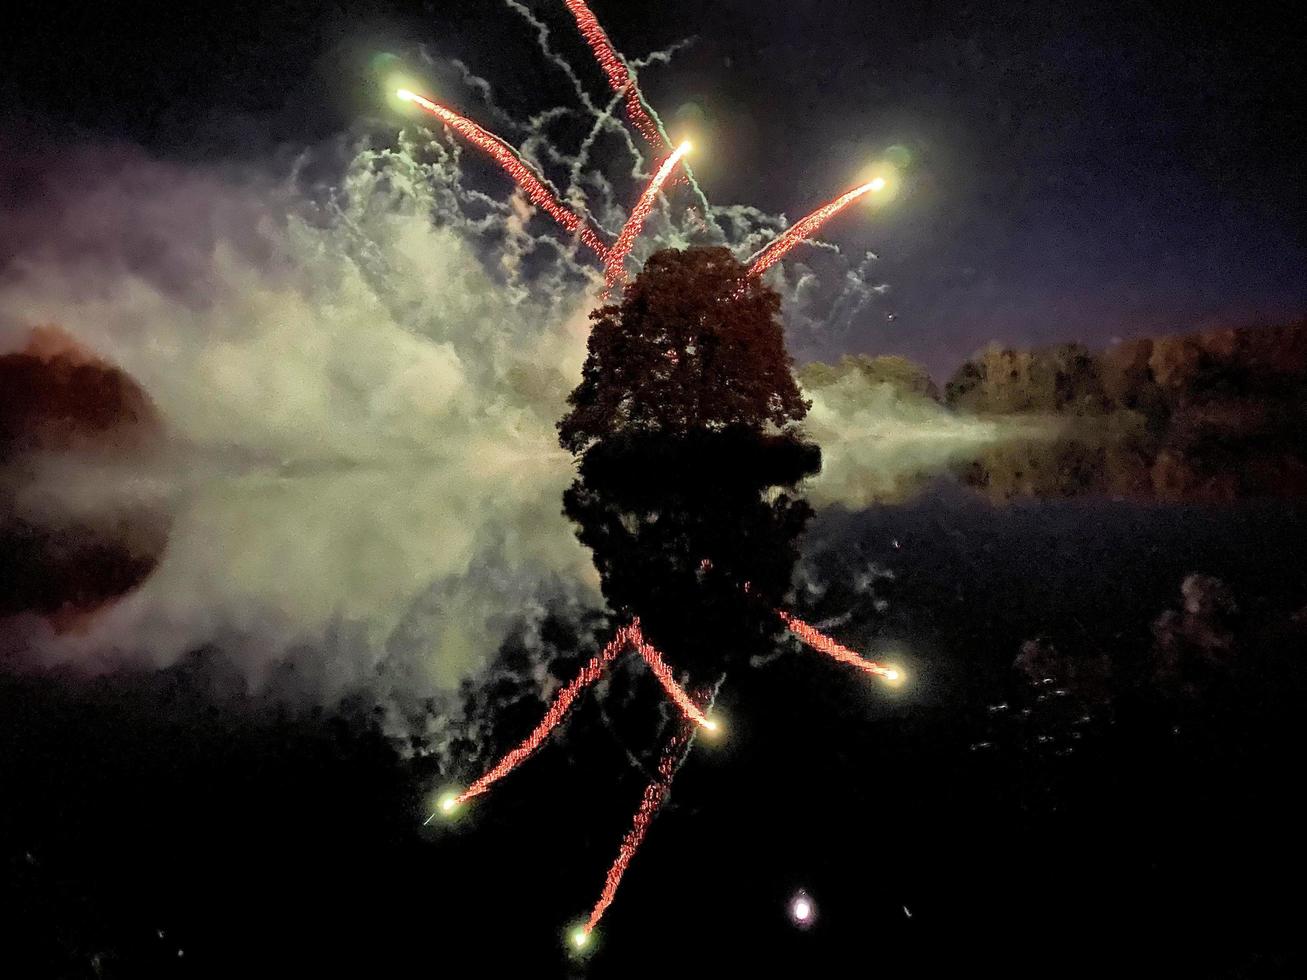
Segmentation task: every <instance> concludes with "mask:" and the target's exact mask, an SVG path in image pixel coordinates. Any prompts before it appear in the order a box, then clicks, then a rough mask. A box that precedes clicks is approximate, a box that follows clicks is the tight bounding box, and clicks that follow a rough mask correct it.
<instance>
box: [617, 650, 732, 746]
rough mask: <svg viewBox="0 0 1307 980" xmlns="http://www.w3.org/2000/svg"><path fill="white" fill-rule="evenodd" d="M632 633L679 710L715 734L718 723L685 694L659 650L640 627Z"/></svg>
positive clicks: (687, 718) (687, 717) (688, 718)
mask: <svg viewBox="0 0 1307 980" xmlns="http://www.w3.org/2000/svg"><path fill="white" fill-rule="evenodd" d="M632 632H633V633H634V634H635V648H636V649H637V650H638V651H640V656H642V657H643V658H644V662H645V663H647V664H648V665H649V669H650V670H652V671H653V672H654V676H655V677H657V678H658V682H659V683H660V684H662V686H663V690H664V691H666V692H667V696H668V697H669V698H671V699H672V700H673V701H674V702H675V703H676V706H677V707H678V708H680V709H681V713H682V714H683V715H685V717H686V720H687V721H692V722H694V723H695V724H696V725H701V726H702V727H704V728H706V729H707V730H708V731H710V732H715V731H716V730H717V723H716V722H715V721H711V720H710V719H709V718H708V716H707V715H705V714H704V713H703V712H702V711H700V710H699V706H698V705H697V704H695V703H694V700H693V699H692V698H691V697H690V695H688V694H686V693H685V688H683V687H681V685H680V684H678V683H676V678H675V677H673V676H672V668H670V667H668V666H667V662H666V661H665V660H663V658H662V656H661V655H660V654H659V653H658V651H657V649H655V648H654V647H653V646H652V645H650V644H649V642H648V641H646V640H645V638H644V634H643V633H642V632H641V630H640V627H639V626H633V627H632Z"/></svg>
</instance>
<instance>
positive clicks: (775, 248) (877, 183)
mask: <svg viewBox="0 0 1307 980" xmlns="http://www.w3.org/2000/svg"><path fill="white" fill-rule="evenodd" d="M884 186H885V179H884V178H883V177H876V178H874V179H873V180H869V181H867V182H866V183H865V184H859V185H858V186H857V187H855V188H853V189H852V190H850V191H845V192H844V193H843V194H841V195H840V196H839V197H837V198H835V200H833V201H830V202H829V203H827V204H823V205H822V206H821V207H819V208H818V209H817V210H816V211H814V212H812V214H810V215H808V216H807V217H806V218H804V219H803V220H802V221H799V222H798V223H796V224H794V225H793V226H791V227H790V228H788V229H787V230H786V231H784V232H782V233H781V234H780V235H779V236H778V237H777V238H776V239H775V240H774V241H772V243H771V244H770V245H768V246H767V247H766V248H765V249H763V250H762V252H761V254H759V256H758V257H757V258H756V259H754V260H753V264H752V265H750V266H749V275H751V276H760V275H762V274H763V273H764V272H766V271H767V270H768V269H770V268H771V267H772V266H774V265H775V264H776V263H777V262H779V261H780V260H781V259H782V258H784V257H785V254H786V253H787V252H789V250H790V249H792V248H794V246H795V245H798V244H799V242H801V241H803V240H804V239H805V238H811V237H812V235H813V233H815V232H816V230H817V229H818V228H820V227H821V226H822V225H824V224H825V223H826V222H827V221H829V220H830V219H831V218H833V217H835V215H837V214H839V213H840V212H841V211H843V210H844V209H845V208H846V207H848V206H849V205H850V204H852V203H853V202H854V201H856V200H857V199H858V198H860V197H862V195H863V194H866V193H867V192H869V191H879V190H881V189H882V188H884Z"/></svg>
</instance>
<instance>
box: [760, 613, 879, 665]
mask: <svg viewBox="0 0 1307 980" xmlns="http://www.w3.org/2000/svg"><path fill="white" fill-rule="evenodd" d="M776 615H778V616H780V618H781V621H782V622H783V623H785V625H786V627H788V628H789V630H790V632H792V633H793V634H794V635H795V636H797V637H798V638H799V639H800V640H802V641H803V642H804V643H806V644H808V646H810V647H812V648H813V649H814V650H816V651H818V652H819V653H824V654H826V656H828V657H831V658H833V659H835V660H838V661H839V662H840V663H842V664H848V665H849V666H850V667H857V668H858V670H861V671H865V672H866V673H868V674H877V675H879V676H880V677H883V678H884V679H885V680H887V681H897V680H899V679H900V678H902V676H903V675H902V673H900V671H899V670H898V668H896V667H885V666H883V665H881V664H878V663H876V662H875V661H873V660H867V659H866V658H865V657H860V656H858V654H856V653H854V652H853V651H852V650H850V649H849V648H848V647H846V646H841V645H840V644H839V643H836V642H835V641H834V640H832V639H831V638H830V637H829V636H827V635H826V634H825V633H822V632H820V631H819V630H817V629H815V628H814V627H812V626H809V625H808V624H807V623H805V622H804V621H803V620H801V619H799V618H798V617H797V616H792V615H790V614H789V613H787V612H785V611H784V610H780V609H778V610H777V611H776Z"/></svg>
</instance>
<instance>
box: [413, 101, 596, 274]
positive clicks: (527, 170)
mask: <svg viewBox="0 0 1307 980" xmlns="http://www.w3.org/2000/svg"><path fill="white" fill-rule="evenodd" d="M396 94H397V95H398V96H399V98H401V99H403V100H404V101H405V102H412V103H413V104H414V105H416V106H418V107H420V108H422V109H424V110H426V111H427V112H429V113H430V114H431V115H433V116H435V117H436V118H437V119H439V120H440V121H441V122H443V123H444V124H445V125H446V126H448V127H449V128H450V129H452V130H454V132H456V133H458V134H459V135H460V136H462V137H463V138H464V139H466V140H467V141H468V142H469V143H471V144H472V145H473V146H475V147H476V148H477V149H478V150H481V151H482V152H483V153H485V154H486V155H487V156H489V157H490V158H491V159H492V160H494V161H495V163H497V164H499V166H500V167H502V168H503V169H504V171H505V173H507V174H508V175H509V176H510V177H512V178H513V180H514V181H515V182H516V183H517V185H518V186H519V187H521V188H522V190H524V191H526V196H527V197H528V198H529V199H530V201H531V203H532V204H534V205H535V206H536V207H538V208H539V209H540V210H541V211H544V212H545V213H546V214H548V215H549V216H550V217H551V218H553V219H554V220H555V221H557V222H558V223H559V224H560V225H562V226H563V227H564V228H565V229H567V231H569V232H570V233H572V234H574V235H577V236H579V237H580V239H581V241H582V242H584V243H585V244H586V245H587V246H588V247H589V248H590V249H591V250H592V251H593V252H594V253H595V254H596V255H598V256H599V258H600V259H601V260H602V261H604V262H607V261H608V246H607V245H605V244H604V243H603V242H602V241H601V240H600V239H599V236H598V235H596V234H595V233H594V231H593V229H591V228H590V226H589V225H588V224H586V222H585V219H584V218H582V217H581V216H580V215H579V214H577V213H576V212H575V211H572V210H570V209H569V208H567V207H566V206H565V205H564V204H563V203H562V202H561V201H560V200H558V197H557V196H556V195H555V194H554V192H553V191H551V190H550V189H549V188H548V187H547V186H545V183H544V181H543V180H541V179H540V177H539V175H538V174H536V172H535V171H534V170H532V169H531V167H529V166H528V165H527V164H526V163H525V162H523V160H522V158H521V157H519V156H518V155H517V153H516V151H515V150H514V149H513V148H512V147H511V146H509V145H508V144H507V143H505V142H504V141H503V140H502V139H500V138H499V137H498V136H496V135H495V134H494V133H491V132H488V131H486V130H484V129H482V128H481V127H480V126H478V125H477V124H476V123H474V122H472V120H470V119H466V118H464V117H463V116H460V115H459V114H458V113H457V112H454V111H453V110H452V109H447V108H445V107H444V106H442V105H439V104H438V103H435V102H432V101H431V100H430V99H427V98H424V97H422V96H421V95H418V94H416V93H414V92H410V91H409V90H408V89H400V90H399V91H398V92H397V93H396Z"/></svg>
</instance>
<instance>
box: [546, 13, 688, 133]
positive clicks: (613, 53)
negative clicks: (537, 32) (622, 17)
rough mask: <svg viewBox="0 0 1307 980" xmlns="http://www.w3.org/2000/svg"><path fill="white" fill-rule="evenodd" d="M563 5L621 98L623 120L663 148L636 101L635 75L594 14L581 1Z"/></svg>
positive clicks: (649, 119)
mask: <svg viewBox="0 0 1307 980" xmlns="http://www.w3.org/2000/svg"><path fill="white" fill-rule="evenodd" d="M564 2H565V3H566V4H567V9H568V10H570V11H571V12H572V16H573V17H574V18H576V26H577V27H578V28H579V29H580V31H581V36H582V37H584V38H585V43H586V44H588V45H590V50H591V51H593V52H594V56H595V60H596V61H598V62H599V67H600V68H602V69H603V71H604V76H605V77H606V78H607V79H608V84H609V86H610V87H611V88H612V90H613V91H614V92H615V93H617V94H618V95H621V96H622V104H623V105H624V106H625V108H626V118H627V119H629V120H630V121H631V125H632V126H634V127H635V128H636V129H637V130H639V132H640V135H641V136H643V137H644V138H645V140H646V141H648V143H649V145H650V146H654V147H659V148H661V147H662V146H664V145H665V141H664V139H663V137H662V134H661V133H659V131H658V126H657V125H656V124H655V123H654V121H653V119H651V118H650V117H649V113H647V112H646V111H645V108H644V104H643V103H642V102H641V101H640V89H639V87H638V86H637V85H636V84H635V76H634V75H632V74H631V69H630V68H628V67H627V66H626V62H625V61H623V60H622V56H621V55H620V54H618V53H617V49H616V48H614V47H613V42H612V41H610V40H608V35H607V34H606V33H605V32H604V29H603V28H602V27H600V26H599V21H598V20H597V19H596V18H595V15H594V14H593V13H592V12H591V10H590V8H589V7H588V6H586V4H585V2H584V0H564Z"/></svg>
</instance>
